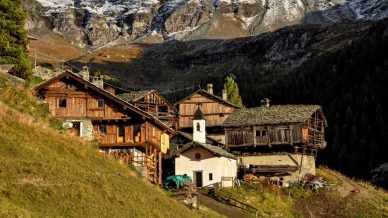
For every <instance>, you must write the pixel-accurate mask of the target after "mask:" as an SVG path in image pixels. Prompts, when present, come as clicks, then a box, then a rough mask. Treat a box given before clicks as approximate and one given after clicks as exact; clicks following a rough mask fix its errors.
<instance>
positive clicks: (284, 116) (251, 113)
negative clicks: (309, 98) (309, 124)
mask: <svg viewBox="0 0 388 218" xmlns="http://www.w3.org/2000/svg"><path fill="white" fill-rule="evenodd" d="M316 112H320V114H321V116H322V118H323V122H324V125H325V126H326V127H327V121H326V118H325V116H324V114H323V112H322V108H321V106H320V105H271V106H268V107H267V106H260V107H254V108H243V109H240V110H237V111H235V112H234V113H232V114H231V115H229V116H228V118H226V120H225V121H224V123H223V127H225V128H227V127H251V126H270V125H287V124H300V123H304V122H306V121H307V120H308V119H310V118H311V116H312V115H313V114H314V113H316Z"/></svg>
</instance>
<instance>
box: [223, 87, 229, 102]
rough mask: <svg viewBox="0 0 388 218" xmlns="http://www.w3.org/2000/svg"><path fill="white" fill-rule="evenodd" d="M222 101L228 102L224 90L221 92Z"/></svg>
mask: <svg viewBox="0 0 388 218" xmlns="http://www.w3.org/2000/svg"><path fill="white" fill-rule="evenodd" d="M222 99H223V100H224V101H227V100H228V93H226V90H225V89H223V90H222Z"/></svg>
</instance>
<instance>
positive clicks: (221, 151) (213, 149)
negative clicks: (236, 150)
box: [172, 141, 237, 159]
mask: <svg viewBox="0 0 388 218" xmlns="http://www.w3.org/2000/svg"><path fill="white" fill-rule="evenodd" d="M196 147H200V148H204V149H205V150H208V151H209V152H210V153H212V154H214V155H216V156H222V157H227V158H232V159H237V157H236V156H234V155H233V154H231V153H229V152H227V151H226V150H225V149H223V148H221V147H218V146H215V145H209V144H203V143H199V142H195V141H192V142H189V143H187V144H185V145H183V148H181V149H180V150H178V151H176V152H175V153H173V154H172V156H177V155H180V154H182V153H184V152H186V151H187V150H189V149H191V148H196Z"/></svg>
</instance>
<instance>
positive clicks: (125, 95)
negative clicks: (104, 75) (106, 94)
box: [118, 90, 154, 102]
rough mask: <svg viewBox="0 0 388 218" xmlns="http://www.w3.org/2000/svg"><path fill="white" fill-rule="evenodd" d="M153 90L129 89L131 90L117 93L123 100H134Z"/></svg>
mask: <svg viewBox="0 0 388 218" xmlns="http://www.w3.org/2000/svg"><path fill="white" fill-rule="evenodd" d="M153 91H154V90H141V91H131V92H126V93H123V94H119V95H118V97H119V98H121V99H123V100H124V101H127V102H135V101H137V100H139V99H141V98H143V97H145V96H146V95H148V94H149V93H151V92H153Z"/></svg>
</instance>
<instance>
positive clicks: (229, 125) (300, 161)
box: [224, 99, 327, 186]
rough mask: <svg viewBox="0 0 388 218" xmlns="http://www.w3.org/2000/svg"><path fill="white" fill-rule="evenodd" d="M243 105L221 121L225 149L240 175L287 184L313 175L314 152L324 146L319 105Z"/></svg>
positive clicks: (266, 102)
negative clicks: (224, 136) (236, 164)
mask: <svg viewBox="0 0 388 218" xmlns="http://www.w3.org/2000/svg"><path fill="white" fill-rule="evenodd" d="M263 102H264V104H263V105H262V106H261V107H256V108H244V109H241V110H238V111H236V112H234V113H233V114H231V115H230V116H229V117H228V118H227V119H226V120H225V122H224V127H225V135H226V143H225V146H226V148H227V149H228V150H229V151H230V152H232V153H234V154H236V155H237V156H238V157H239V159H240V162H239V164H240V166H239V169H240V172H239V173H240V175H244V174H249V175H255V176H257V178H265V179H266V180H268V181H270V182H271V183H275V184H278V185H282V186H288V185H290V184H291V183H293V182H297V181H300V179H302V178H303V177H304V176H305V175H308V174H309V175H311V174H312V175H314V174H315V158H316V154H317V151H318V150H319V149H322V148H324V147H325V146H326V141H325V127H326V126H327V123H326V119H325V116H324V114H323V112H322V109H321V107H320V106H319V105H272V106H270V105H269V100H268V99H266V100H265V101H263Z"/></svg>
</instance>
